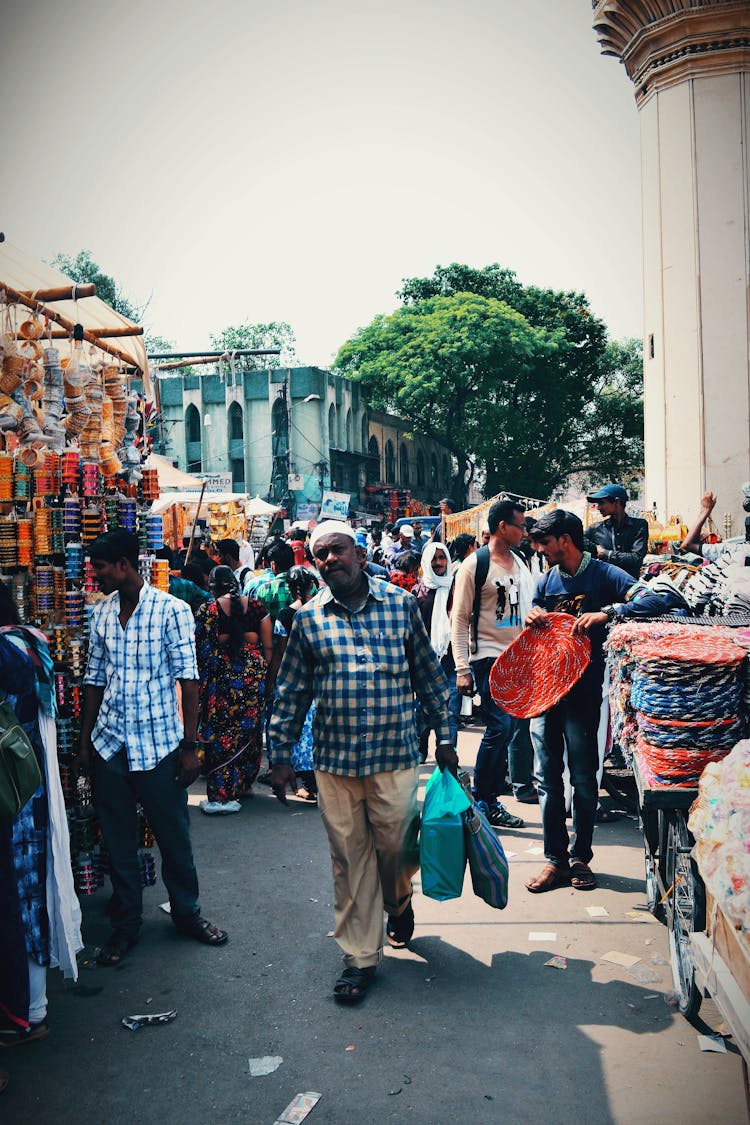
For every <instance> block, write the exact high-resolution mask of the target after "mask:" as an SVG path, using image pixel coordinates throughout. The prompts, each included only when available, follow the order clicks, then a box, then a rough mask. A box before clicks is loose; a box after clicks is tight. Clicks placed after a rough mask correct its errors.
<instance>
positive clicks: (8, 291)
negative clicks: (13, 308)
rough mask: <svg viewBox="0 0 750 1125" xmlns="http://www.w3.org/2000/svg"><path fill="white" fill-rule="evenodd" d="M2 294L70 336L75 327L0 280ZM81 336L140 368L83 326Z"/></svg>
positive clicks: (59, 315)
mask: <svg viewBox="0 0 750 1125" xmlns="http://www.w3.org/2000/svg"><path fill="white" fill-rule="evenodd" d="M2 294H5V296H6V298H7V299H8V300H9V301H11V302H12V303H14V302H15V303H17V304H19V305H25V306H26V308H27V309H32V310H33V311H34V312H36V313H39V314H40V315H41V316H44V317H47V318H48V319H49V320H53V321H54V322H55V324H59V325H60V327H61V328H65V329H66V330H67V332H68V333H69V334H70V335H71V336H72V334H73V330H74V328H75V324H74V323H73V321H72V320H68V318H67V317H64V316H62V315H61V314H60V313H57V312H55V311H54V310H53V309H50V308H48V307H47V306H46V305H45V304H43V303H42V302H41V301H36V300H34V298H33V297H27V296H25V294H23V293H19V291H18V290H17V289H13V288H12V286H10V285H5V284H3V283H2V282H0V295H2ZM83 338H84V340H87V341H88V343H89V344H93V345H94V346H95V347H97V348H99V349H100V350H101V351H103V352H107V353H108V354H109V355H112V356H114V357H115V359H119V360H120V361H121V362H122V363H126V364H127V365H128V367H134V368H135V369H136V370H137V371H140V370H141V368H140V367H139V366H138V364H137V363H136V361H135V359H134V358H133V356H131V355H128V354H127V353H126V352H121V351H120V349H119V348H116V347H115V346H114V344H106V343H105V342H104V341H103V340H100V339H98V338H97V337H96V336H94V335H93V333H92V332H91V331H89V330H88V329H86V328H84V330H83ZM142 374H143V375H146V372H142Z"/></svg>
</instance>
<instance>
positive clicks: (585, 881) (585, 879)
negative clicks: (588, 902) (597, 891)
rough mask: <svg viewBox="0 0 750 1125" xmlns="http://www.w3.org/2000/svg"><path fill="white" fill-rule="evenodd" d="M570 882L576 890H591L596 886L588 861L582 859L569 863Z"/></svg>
mask: <svg viewBox="0 0 750 1125" xmlns="http://www.w3.org/2000/svg"><path fill="white" fill-rule="evenodd" d="M570 883H571V886H572V887H573V889H574V890H576V891H593V889H594V887H595V886H596V878H595V877H594V872H593V871H592V870H591V868H590V867H589V865H588V863H584V862H583V860H582V859H578V860H576V861H575V863H571V865H570Z"/></svg>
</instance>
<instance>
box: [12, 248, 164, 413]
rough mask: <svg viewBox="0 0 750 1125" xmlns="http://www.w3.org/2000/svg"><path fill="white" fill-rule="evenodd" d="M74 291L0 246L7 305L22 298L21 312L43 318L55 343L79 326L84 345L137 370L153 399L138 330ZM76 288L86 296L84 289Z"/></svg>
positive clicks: (48, 269)
mask: <svg viewBox="0 0 750 1125" xmlns="http://www.w3.org/2000/svg"><path fill="white" fill-rule="evenodd" d="M73 287H74V282H73V281H72V280H71V279H70V278H69V277H66V276H65V274H64V273H61V272H60V270H56V269H53V267H52V266H48V265H47V263H46V262H42V261H40V260H39V259H38V258H34V257H32V256H31V255H30V254H26V253H24V251H23V250H19V248H18V247H17V246H14V245H13V244H12V243H10V242H0V290H3V289H4V290H5V291H6V293H7V300H8V302H9V304H13V302H14V300H15V298H14V293H15V294H17V295H19V296H20V298H21V300H20V301H19V302H18V304H19V308H23V307H26V308H29V309H35V310H36V312H38V313H39V314H40V316H42V317H44V316H45V315H48V316H49V320H50V323H49V329H50V331H51V335H52V339H53V341H54V340H55V339H58V338H61V337H69V336H71V335H72V326H73V325H75V324H81V325H83V330H84V334H85V335H84V338H85V339H86V340H87V341H88V343H90V344H94V345H95V346H97V347H100V348H101V349H102V350H103V351H105V352H107V353H108V354H110V355H111V356H113V358H115V359H118V360H120V361H121V362H122V363H125V364H127V365H128V366H129V367H134V368H136V371H137V373H138V374H140V375H141V376H142V378H143V386H144V390H145V392H146V394H147V395H148V396H149V397H151V380H150V376H149V369H148V359H147V358H146V348H145V345H144V342H143V335H142V329H141V327H140V326H139V325H137V324H134V323H133V321H131V320H128V318H127V317H125V316H122V315H121V314H120V313H118V312H115V310H114V309H113V308H111V307H110V306H109V305H108V304H107V303H106V302H105V301H102V300H101V298H99V297H96V296H91V297H84V296H80V295H79V296H77V297H76V296H75V289H74V288H73ZM78 288H79V289H82V290H84V291H85V290H86V289H87V288H88V287H84V286H79V287H78ZM65 289H70V290H71V294H70V296H67V297H66V296H60V295H59V294H60V292H61V291H63V290H65ZM11 291H12V292H11Z"/></svg>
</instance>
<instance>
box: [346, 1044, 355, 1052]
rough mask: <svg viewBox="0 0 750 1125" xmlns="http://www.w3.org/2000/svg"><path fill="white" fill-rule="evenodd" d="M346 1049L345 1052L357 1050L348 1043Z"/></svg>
mask: <svg viewBox="0 0 750 1125" xmlns="http://www.w3.org/2000/svg"><path fill="white" fill-rule="evenodd" d="M346 1049H347V1051H356V1049H357V1048H356V1047H355V1046H354V1044H353V1043H350V1044H349V1046H348V1047H347V1048H346Z"/></svg>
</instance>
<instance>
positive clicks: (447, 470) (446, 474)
mask: <svg viewBox="0 0 750 1125" xmlns="http://www.w3.org/2000/svg"><path fill="white" fill-rule="evenodd" d="M450 482H451V467H450V464H449V462H448V458H447V456H446V455H445V453H444V454H443V484H444V485H445V486H446V487H447V486H448V485H449V484H450Z"/></svg>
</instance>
